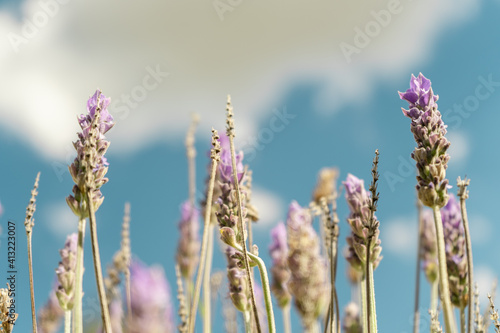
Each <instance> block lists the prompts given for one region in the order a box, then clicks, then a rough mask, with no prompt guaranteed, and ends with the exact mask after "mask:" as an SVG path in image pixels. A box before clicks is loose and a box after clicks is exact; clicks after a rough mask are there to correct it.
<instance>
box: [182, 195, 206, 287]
mask: <svg viewBox="0 0 500 333" xmlns="http://www.w3.org/2000/svg"><path fill="white" fill-rule="evenodd" d="M199 215H200V213H199V211H198V209H197V208H196V207H194V206H193V205H192V204H191V202H189V201H185V202H184V203H183V204H182V206H181V220H180V221H179V230H180V239H179V245H178V247H177V263H178V264H179V267H180V269H181V274H182V276H184V277H187V278H190V277H192V276H193V273H194V271H195V269H196V267H197V266H198V261H199V252H200V237H199V235H198V230H199V228H200V225H199V221H198V219H199Z"/></svg>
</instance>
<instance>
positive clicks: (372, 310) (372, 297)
mask: <svg viewBox="0 0 500 333" xmlns="http://www.w3.org/2000/svg"><path fill="white" fill-rule="evenodd" d="M368 267H369V272H370V288H369V289H370V290H369V295H368V297H369V298H370V317H369V318H368V320H371V322H370V326H371V328H372V330H373V332H375V333H376V332H378V331H377V309H376V306H375V283H374V282H373V264H371V263H369V264H368Z"/></svg>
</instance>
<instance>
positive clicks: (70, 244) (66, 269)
mask: <svg viewBox="0 0 500 333" xmlns="http://www.w3.org/2000/svg"><path fill="white" fill-rule="evenodd" d="M77 243H78V234H77V233H73V234H71V235H69V236H68V238H67V239H66V243H65V244H64V248H63V249H61V250H59V253H60V254H61V262H59V267H58V268H57V269H56V274H57V279H58V282H59V285H58V290H57V292H56V295H57V298H58V300H59V305H60V306H61V308H62V309H63V310H65V311H68V310H71V309H73V302H74V291H75V274H76V247H77Z"/></svg>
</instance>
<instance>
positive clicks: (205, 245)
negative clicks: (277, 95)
mask: <svg viewBox="0 0 500 333" xmlns="http://www.w3.org/2000/svg"><path fill="white" fill-rule="evenodd" d="M212 146H213V148H212V150H211V154H210V157H211V159H212V166H211V168H210V180H209V185H208V190H207V200H206V204H205V223H204V228H203V238H202V241H201V254H200V263H199V266H198V273H197V277H196V284H195V288H194V295H193V301H192V303H191V311H190V319H189V332H191V333H193V332H194V328H195V322H196V310H197V308H198V301H199V298H200V289H201V283H202V280H205V281H208V280H209V276H208V277H207V276H206V275H205V274H204V270H205V269H206V270H207V271H208V270H209V269H210V267H209V266H207V267H205V266H206V264H207V257H208V256H207V250H209V246H212V244H210V242H209V238H210V232H212V228H211V226H210V224H211V223H210V222H211V219H212V202H213V193H214V184H215V175H216V172H217V164H218V163H219V160H220V156H219V154H220V144H219V134H218V133H217V131H216V130H214V129H212ZM207 285H208V283H205V285H204V288H205V289H206V288H207V287H208V286H207ZM208 298H209V299H208V302H205V306H206V305H207V304H208V306H210V297H208ZM207 317H208V315H207V312H205V319H207ZM207 325H210V318H209V317H208V321H207V320H205V323H204V329H206V326H207Z"/></svg>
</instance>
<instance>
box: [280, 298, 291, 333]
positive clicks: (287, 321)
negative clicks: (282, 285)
mask: <svg viewBox="0 0 500 333" xmlns="http://www.w3.org/2000/svg"><path fill="white" fill-rule="evenodd" d="M282 312H283V327H284V330H285V333H292V322H291V318H290V304H287V305H286V306H285V307H284V308H283V309H282Z"/></svg>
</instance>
